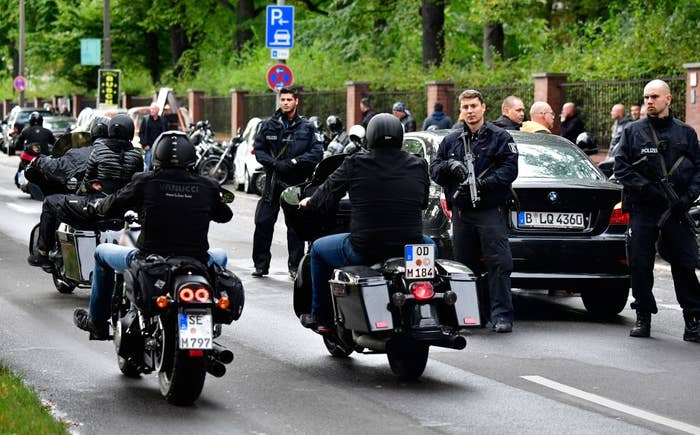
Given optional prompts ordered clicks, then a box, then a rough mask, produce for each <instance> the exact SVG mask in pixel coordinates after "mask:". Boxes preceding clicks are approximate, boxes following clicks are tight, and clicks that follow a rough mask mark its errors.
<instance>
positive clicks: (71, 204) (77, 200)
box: [27, 114, 143, 271]
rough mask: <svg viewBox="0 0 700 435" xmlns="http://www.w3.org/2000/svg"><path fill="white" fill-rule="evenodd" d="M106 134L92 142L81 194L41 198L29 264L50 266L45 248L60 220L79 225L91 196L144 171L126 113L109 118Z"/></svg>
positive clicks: (52, 241) (51, 243)
mask: <svg viewBox="0 0 700 435" xmlns="http://www.w3.org/2000/svg"><path fill="white" fill-rule="evenodd" d="M107 133H108V138H107V139H98V140H97V141H96V143H95V145H93V150H92V152H91V153H90V157H89V158H88V162H87V165H86V168H85V176H84V177H83V187H82V188H83V189H84V191H83V192H82V194H78V195H63V194H56V195H51V196H49V197H47V198H45V199H44V204H43V207H42V211H41V217H40V221H39V222H40V226H39V238H38V240H37V250H38V254H37V255H34V254H32V255H30V256H29V258H27V262H28V263H29V264H30V265H31V266H37V267H42V268H46V269H47V271H50V270H51V267H52V264H51V262H50V260H49V258H48V252H49V251H50V250H52V249H53V248H54V246H55V243H56V229H57V228H58V225H59V223H60V222H66V223H69V224H71V225H74V226H79V225H82V224H85V223H86V222H89V221H90V220H91V219H90V216H88V215H86V213H85V207H86V206H87V203H88V202H89V201H90V200H94V199H96V198H99V197H104V196H106V195H108V194H110V193H113V192H114V191H116V190H117V189H119V188H120V187H122V186H123V185H125V184H126V183H127V182H129V180H131V177H132V176H133V175H134V174H135V173H137V172H141V171H143V157H142V156H141V152H139V150H137V149H136V148H134V146H133V144H132V143H131V140H132V139H133V137H134V122H133V121H132V120H131V118H130V117H129V116H127V115H123V114H121V115H117V116H115V117H114V118H112V119H111V120H110V121H109V125H108V127H107Z"/></svg>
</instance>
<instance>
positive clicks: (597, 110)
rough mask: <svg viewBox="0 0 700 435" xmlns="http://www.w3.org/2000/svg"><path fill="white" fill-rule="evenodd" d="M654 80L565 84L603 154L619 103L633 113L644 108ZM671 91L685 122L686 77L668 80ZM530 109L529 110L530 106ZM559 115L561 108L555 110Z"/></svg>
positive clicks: (677, 112)
mask: <svg viewBox="0 0 700 435" xmlns="http://www.w3.org/2000/svg"><path fill="white" fill-rule="evenodd" d="M650 80H651V79H635V80H624V81H611V80H601V81H595V82H575V83H564V84H562V85H561V86H562V88H563V89H564V91H565V98H566V101H571V102H573V103H574V104H576V108H577V112H578V114H579V116H580V117H581V119H582V120H583V125H584V126H585V127H586V131H588V132H591V133H593V134H594V136H595V138H596V144H597V145H598V148H599V149H601V150H606V149H608V147H609V146H610V139H611V127H612V124H613V120H612V119H611V118H610V109H612V106H613V105H615V104H618V103H621V104H624V105H625V109H626V110H627V112H628V113H629V108H630V106H632V105H633V104H640V105H641V104H642V102H643V101H642V96H643V94H644V85H646V84H647V83H649V81H650ZM663 80H664V81H665V82H666V83H668V85H669V86H670V87H671V95H673V96H674V100H673V103H672V104H671V110H672V111H673V114H674V116H676V117H677V118H678V119H680V120H682V121H685V94H686V82H685V77H683V76H681V77H667V78H664V79H663ZM526 107H527V106H526ZM552 109H553V110H554V111H555V112H557V113H559V111H560V110H561V107H553V108H552Z"/></svg>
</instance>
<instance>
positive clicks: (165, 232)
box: [73, 131, 233, 340]
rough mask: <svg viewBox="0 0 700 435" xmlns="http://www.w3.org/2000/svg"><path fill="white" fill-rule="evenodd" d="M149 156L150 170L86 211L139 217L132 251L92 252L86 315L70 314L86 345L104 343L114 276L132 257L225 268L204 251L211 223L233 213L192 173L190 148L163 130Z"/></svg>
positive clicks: (215, 253)
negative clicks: (87, 336)
mask: <svg viewBox="0 0 700 435" xmlns="http://www.w3.org/2000/svg"><path fill="white" fill-rule="evenodd" d="M152 151H153V154H152V163H153V168H154V170H153V171H149V172H142V173H140V174H136V175H135V176H134V178H133V180H132V181H131V182H130V183H129V184H127V185H125V186H124V187H122V188H121V189H119V190H118V191H116V192H115V193H113V194H112V195H109V196H108V197H106V198H104V199H102V200H99V201H98V202H97V203H96V204H94V205H92V206H91V210H92V211H93V212H94V213H95V214H96V215H98V216H104V217H118V216H122V215H123V214H124V213H125V212H126V211H128V210H138V212H139V216H141V217H142V220H141V233H140V234H139V238H138V240H137V242H136V245H137V246H136V247H128V246H120V245H115V244H110V243H102V244H100V245H98V246H97V248H96V249H95V269H94V272H93V278H92V293H91V294H90V311H89V313H88V311H87V310H85V309H83V308H78V309H76V310H75V312H74V314H73V321H74V323H75V325H76V326H77V327H78V328H80V329H82V330H84V331H88V332H90V339H91V340H107V339H109V324H108V319H109V316H110V301H111V295H112V289H113V288H114V272H115V271H117V272H122V271H124V270H126V269H128V268H129V266H130V264H131V261H132V260H133V259H134V257H135V256H136V255H137V254H139V253H140V255H143V256H148V255H151V254H156V255H160V256H162V257H169V256H188V257H193V258H195V259H197V260H199V261H200V262H202V263H204V264H208V265H212V264H213V263H217V264H218V265H219V266H221V267H222V268H225V267H226V263H227V257H226V252H225V251H224V250H223V249H209V243H208V241H207V234H208V232H209V223H210V222H211V221H214V222H219V223H224V222H228V221H230V220H231V218H232V217H233V212H232V211H231V209H230V208H229V207H228V205H227V204H226V203H224V202H223V201H222V199H221V194H220V188H219V185H218V183H217V182H216V181H215V180H213V179H211V178H209V177H205V176H202V175H199V174H196V173H195V172H194V165H195V162H196V161H197V155H196V152H195V149H194V145H192V142H190V140H189V139H188V138H187V135H186V134H185V133H182V132H179V131H166V132H164V133H162V134H161V135H160V136H159V137H158V138H157V139H156V141H155V144H154V147H153V149H152Z"/></svg>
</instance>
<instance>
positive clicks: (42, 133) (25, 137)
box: [15, 125, 56, 154]
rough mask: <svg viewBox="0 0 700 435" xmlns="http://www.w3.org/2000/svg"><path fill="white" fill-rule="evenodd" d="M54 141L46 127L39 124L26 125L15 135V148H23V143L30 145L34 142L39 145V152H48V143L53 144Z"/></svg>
mask: <svg viewBox="0 0 700 435" xmlns="http://www.w3.org/2000/svg"><path fill="white" fill-rule="evenodd" d="M54 142H56V138H55V137H54V136H53V133H51V130H49V129H48V128H44V127H42V126H40V125H28V126H26V127H24V129H22V132H21V133H20V134H19V136H17V141H16V142H15V148H16V149H24V146H25V144H27V145H31V144H35V143H36V144H39V145H40V146H41V154H49V145H53V144H54Z"/></svg>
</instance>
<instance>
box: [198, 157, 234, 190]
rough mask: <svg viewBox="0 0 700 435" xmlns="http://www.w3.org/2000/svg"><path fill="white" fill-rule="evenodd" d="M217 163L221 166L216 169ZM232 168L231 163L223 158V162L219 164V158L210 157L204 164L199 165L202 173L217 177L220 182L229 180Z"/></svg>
mask: <svg viewBox="0 0 700 435" xmlns="http://www.w3.org/2000/svg"><path fill="white" fill-rule="evenodd" d="M216 165H219V168H218V169H216V171H215V170H214V169H215V168H216ZM230 170H231V167H230V165H229V163H228V162H227V161H226V160H223V161H222V162H221V164H219V159H218V158H208V159H207V160H205V161H203V162H202V164H201V165H200V166H199V174H200V175H204V176H206V177H211V178H213V179H215V180H216V181H217V182H218V183H219V184H224V183H226V180H228V174H229V172H230Z"/></svg>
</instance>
